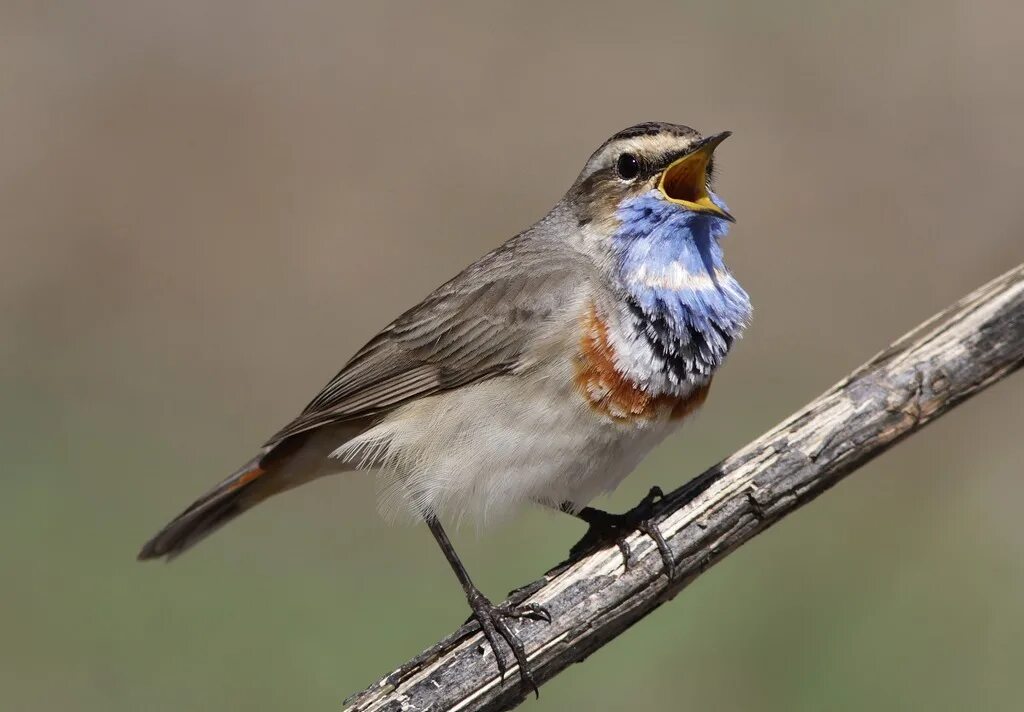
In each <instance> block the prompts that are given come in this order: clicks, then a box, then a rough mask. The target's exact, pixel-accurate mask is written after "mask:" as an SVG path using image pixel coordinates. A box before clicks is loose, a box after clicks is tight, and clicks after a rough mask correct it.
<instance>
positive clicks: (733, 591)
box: [0, 0, 1024, 710]
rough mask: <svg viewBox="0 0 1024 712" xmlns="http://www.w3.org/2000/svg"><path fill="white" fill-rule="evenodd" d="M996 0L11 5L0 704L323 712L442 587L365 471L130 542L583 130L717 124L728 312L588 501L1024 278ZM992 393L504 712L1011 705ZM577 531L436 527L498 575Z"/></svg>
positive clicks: (399, 656) (1006, 470)
mask: <svg viewBox="0 0 1024 712" xmlns="http://www.w3.org/2000/svg"><path fill="white" fill-rule="evenodd" d="M1022 22H1024V9H1022V8H1021V7H1020V5H1019V3H1010V2H1006V3H994V2H967V0H958V1H950V0H942V1H940V2H934V1H929V2H924V1H923V0H919V1H914V2H907V3H901V4H900V5H899V6H896V5H894V4H890V3H882V2H868V3H864V2H852V1H849V2H845V1H843V2H833V3H828V4H823V3H810V2H797V1H795V0H782V1H781V2H773V3H761V2H735V1H729V0H722V1H720V2H715V3H680V2H666V3H645V2H631V3H621V2H620V3H604V2H586V3H584V2H573V3H561V4H557V5H552V4H548V3H539V2H515V3H512V2H510V3H505V4H495V5H484V4H482V3H474V2H466V3H440V2H434V3H422V4H415V5H414V4H411V3H410V4H406V5H404V6H400V5H397V4H392V3H376V4H370V3H359V4H350V3H343V2H337V1H334V2H307V3H275V2H216V3H210V2H199V1H196V0H186V1H182V2H175V3H167V2H151V1H149V0H145V1H142V2H140V1H138V0H136V1H133V2H128V1H127V0H121V1H111V0H94V1H92V2H88V3H82V2H51V3H46V2H11V0H5V1H4V2H2V3H0V37H2V41H0V67H2V69H0V264H2V265H3V274H4V277H3V279H2V280H0V354H2V358H0V389H2V391H0V392H2V393H3V405H2V407H0V417H2V418H3V428H2V431H0V432H2V433H3V435H2V439H3V442H2V447H0V465H2V467H0V540H2V541H3V544H2V546H0V572H2V574H0V575H2V577H3V584H2V587H0V663H2V664H0V707H2V708H3V709H5V710H67V709H76V710H139V709H146V710H164V709H166V710H182V709H189V710H193V709H194V710H222V709H247V710H277V709H309V710H319V709H324V710H326V709H337V708H338V707H339V705H340V702H341V700H342V699H343V698H344V697H345V696H346V695H348V694H349V693H351V692H353V691H355V690H357V689H361V688H363V687H364V686H366V685H368V684H370V683H372V682H374V681H375V680H377V679H378V678H379V676H381V675H383V674H384V673H386V672H388V671H390V670H391V669H393V668H394V667H395V666H397V665H398V664H400V663H402V662H404V661H405V660H406V659H407V658H408V657H409V656H411V655H413V654H415V653H417V652H418V651H420V650H421V649H423V648H424V647H426V646H428V645H429V644H432V643H433V642H434V641H435V639H437V638H438V637H439V636H441V635H443V634H445V633H447V632H449V631H450V630H451V629H452V628H453V627H454V626H455V625H456V624H458V623H460V622H461V621H462V620H464V618H465V617H466V610H465V601H464V600H463V596H462V594H461V592H460V591H459V589H458V587H457V584H456V582H455V580H454V578H453V577H452V575H451V573H450V571H449V570H448V568H447V566H446V565H445V563H444V561H443V559H442V558H441V555H440V553H439V552H438V551H436V548H435V545H434V543H433V541H432V540H431V538H430V536H429V535H428V533H427V532H426V530H425V529H423V528H422V527H419V528H417V527H398V528H389V527H388V526H386V525H385V524H384V523H383V522H382V521H381V520H380V519H379V518H378V516H377V514H376V512H375V505H374V485H373V482H372V480H371V478H369V477H365V476H351V477H345V478H338V479H334V480H331V481H321V482H318V483H316V484H314V485H313V486H310V487H307V488H303V489H301V490H299V491H296V492H293V493H291V494H289V495H287V496H284V497H281V498H279V499H275V500H273V501H272V502H270V503H268V504H266V505H264V506H262V507H260V508H259V509H257V510H255V511H254V512H252V513H250V514H248V515H247V516H245V517H243V518H242V519H240V520H238V521H237V522H236V523H234V524H233V525H232V526H231V527H229V528H227V529H225V530H224V531H223V532H221V533H219V534H218V535H216V536H214V537H213V538H211V539H210V540H209V541H208V542H206V543H204V545H203V546H201V547H199V548H198V549H196V550H195V551H194V552H190V553H189V555H188V556H185V557H184V558H182V559H181V560H179V561H176V562H175V563H174V564H173V565H169V566H165V565H161V564H148V565H143V564H139V563H136V562H135V554H136V552H137V550H138V548H139V546H140V545H141V544H142V542H143V541H144V540H145V539H146V538H147V537H148V536H149V535H151V534H152V533H153V532H154V531H155V530H156V529H157V528H158V527H159V526H160V525H162V524H163V523H164V522H165V521H166V520H167V519H169V518H170V517H171V516H172V515H174V514H176V513H177V512H178V511H179V510H180V509H181V508H182V507H183V506H185V505H186V504H188V503H189V502H190V501H191V500H192V499H193V498H194V497H195V496H196V495H198V494H199V493H201V492H202V491H203V490H205V489H206V488H207V487H208V486H209V485H211V484H212V483H213V482H215V481H217V480H219V479H220V478H221V477H223V476H224V475H225V474H226V473H228V472H229V471H231V470H232V469H233V468H234V467H235V466H237V465H238V464H240V463H241V462H242V461H243V460H245V459H247V458H248V457H249V456H250V454H251V453H252V452H253V450H254V448H255V447H256V446H258V445H259V444H260V443H261V442H262V441H263V440H264V439H265V438H266V437H267V436H269V435H270V434H271V433H272V432H273V431H275V430H276V429H277V428H278V427H279V426H280V425H282V424H283V423H285V422H286V421H287V420H289V419H290V418H291V416H293V415H294V414H295V413H296V412H297V411H298V410H299V409H300V408H301V407H302V406H303V405H305V403H306V402H307V400H309V398H310V397H311V396H312V395H313V394H314V393H315V392H316V391H317V390H318V389H319V388H320V387H321V386H322V385H323V384H324V383H325V382H326V381H327V379H328V378H329V377H330V376H332V375H333V374H334V372H335V371H336V370H337V369H338V368H339V367H340V365H341V364H342V363H343V362H344V361H345V359H346V358H347V357H348V356H349V355H350V354H351V353H352V352H353V351H354V350H355V349H356V348H358V347H359V346H360V345H361V344H362V343H363V342H364V341H365V340H366V339H368V338H369V337H370V336H371V335H372V334H373V333H374V332H375V331H376V330H377V329H378V328H380V327H381V326H383V325H384V324H385V323H387V322H388V321H389V320H390V319H391V318H393V317H394V316H395V315H396V314H398V313H399V312H401V311H403V310H404V309H405V308H406V307H407V306H409V305H411V304H413V303H415V302H416V301H417V300H419V299H420V298H421V297H423V296H424V295H425V294H426V293H427V292H428V291H429V290H430V289H432V288H433V287H434V286H436V285H437V284H439V283H440V282H442V281H444V280H446V279H447V278H448V277H450V276H451V275H452V274H454V273H455V272H456V271H458V270H459V269H461V268H462V267H463V266H464V265H465V264H467V263H468V262H470V261H471V260H473V259H475V258H476V257H478V256H479V255H481V254H483V253H484V252H485V251H487V250H489V249H490V248H492V247H493V246H495V245H497V244H499V243H500V242H502V241H504V240H505V239H506V238H508V237H510V236H511V235H513V234H514V233H515V232H517V231H519V230H520V229H522V228H524V227H526V226H528V225H529V224H530V223H532V222H533V221H534V220H536V219H537V218H539V217H540V216H541V215H543V214H544V212H545V211H546V210H547V209H548V208H549V207H550V206H551V205H552V204H553V203H554V202H555V201H556V200H557V199H558V197H559V196H560V195H561V194H562V192H563V191H564V190H565V189H566V188H567V187H568V186H569V184H570V183H571V182H572V180H573V179H574V178H575V176H576V174H577V172H578V171H579V169H580V168H581V167H582V165H583V162H584V161H585V160H586V158H587V157H588V156H589V155H590V152H591V151H592V150H593V149H594V148H595V147H596V146H597V145H598V144H600V143H601V142H602V141H603V140H604V139H605V138H606V137H607V136H608V135H610V134H611V133H613V132H614V131H616V130H618V129H621V128H623V127H625V126H628V125H630V124H632V123H635V122H638V121H644V120H652V119H656V120H666V121H673V122H680V123H686V124H690V125H692V126H694V127H696V128H698V129H700V130H702V131H720V130H724V129H730V130H732V131H734V132H735V135H734V136H733V138H732V139H730V140H729V141H728V142H727V143H726V144H725V145H724V146H723V147H722V149H721V150H720V151H719V153H718V161H717V163H718V165H719V166H720V178H719V183H718V185H719V189H720V193H721V194H722V195H723V196H724V197H725V198H726V199H727V200H728V201H729V204H730V206H731V207H732V208H733V210H734V212H735V213H736V215H737V216H738V217H739V223H738V224H737V225H736V227H735V228H734V230H733V231H732V234H731V235H730V237H729V239H728V241H727V243H726V254H727V257H728V262H729V264H730V266H731V267H732V269H733V271H734V272H735V273H737V275H738V276H739V277H740V279H741V281H742V282H743V284H744V285H745V286H746V288H747V289H748V291H749V292H750V293H751V295H752V297H753V299H754V303H755V307H756V317H755V322H754V324H753V327H752V328H751V329H750V331H749V332H748V335H747V337H746V338H745V339H744V340H743V341H742V342H741V343H740V344H739V345H738V347H737V348H736V349H735V350H734V352H733V355H732V356H731V358H730V361H729V363H728V365H727V367H726V368H725V372H724V373H723V374H722V375H721V376H720V377H719V379H718V380H717V381H716V386H715V393H714V395H713V397H712V398H711V399H710V400H709V402H708V404H707V406H706V407H705V408H704V410H703V412H702V413H701V414H700V416H699V417H697V418H695V419H693V420H692V421H690V422H689V423H688V424H687V426H686V427H685V428H684V432H683V433H680V434H679V435H678V436H676V437H673V438H671V439H670V440H669V441H668V442H667V443H666V444H665V445H664V446H663V447H662V448H661V449H659V450H658V451H656V452H655V453H654V454H653V455H652V456H651V457H650V458H648V459H647V460H646V461H645V463H644V464H643V466H642V467H641V469H640V470H639V471H638V472H637V473H636V474H635V475H634V476H633V477H632V478H631V479H630V480H629V481H627V483H626V484H625V485H624V486H623V487H622V488H621V489H620V491H619V492H617V493H616V494H615V496H614V497H611V498H609V499H608V500H606V501H602V502H600V503H599V504H601V505H603V506H606V507H608V508H610V509H624V508H626V507H628V506H629V505H630V504H632V503H633V502H634V501H635V500H636V499H638V498H639V497H640V496H641V495H642V494H643V493H644V492H646V491H647V489H648V488H649V487H650V486H651V485H653V484H660V485H662V486H665V487H675V486H677V485H679V484H681V483H682V482H683V481H685V480H686V479H688V478H689V477H691V476H694V475H696V474H697V473H699V472H700V471H702V470H703V469H704V468H705V467H707V466H709V465H711V464H713V463H714V462H716V461H717V460H719V459H720V458H722V457H724V456H726V455H728V454H729V453H730V452H731V451H732V450H734V449H736V448H738V447H739V446H741V445H743V444H745V443H746V442H747V441H749V440H750V439H752V438H753V437H755V436H757V435H758V434H760V433H761V432H762V431H764V430H765V429H767V428H768V427H770V426H771V425H773V424H775V423H776V422H777V421H778V420H780V419H781V418H783V417H785V416H787V415H788V414H789V413H790V412H792V411H793V410H794V409H796V408H797V407H799V406H800V405H802V404H803V403H805V402H806V401H807V400H809V399H810V398H812V397H814V396H816V395H817V394H818V393H819V392H821V391H822V390H823V389H825V388H827V387H828V386H830V385H831V384H832V383H834V382H835V381H837V380H838V379H839V378H840V377H841V376H843V375H844V374H845V373H846V372H847V371H849V370H850V369H852V368H854V367H856V366H857V365H859V364H860V363H862V362H864V361H865V360H866V359H868V358H869V357H870V356H872V355H873V354H874V353H876V352H877V351H878V350H880V349H881V348H883V347H884V346H885V345H886V344H887V343H889V342H890V341H892V340H893V339H895V338H897V337H898V336H899V335H900V334H902V333H903V332H904V331H906V330H907V329H909V328H910V327H912V326H914V325H916V324H917V323H918V322H920V321H921V320H923V319H924V318H926V317H928V316H930V315H931V314H932V313H934V312H936V311H937V310H939V309H941V308H943V307H945V306H946V305H947V304H949V303H950V302H952V301H954V300H956V299H957V298H959V297H960V296H961V295H962V294H964V293H966V292H967V291H969V290H971V289H972V288H974V287H976V286H978V285H980V284H981V283H982V282H984V281H987V280H989V279H990V278H992V277H994V276H996V275H997V274H999V273H1001V272H1003V271H1005V270H1006V269H1008V268H1010V267H1012V266H1014V265H1015V264H1017V263H1019V262H1020V261H1021V260H1022V259H1024V212H1022V210H1021V178H1020V175H1021V171H1022V169H1024V138H1022V136H1024V134H1022V132H1021V130H1020V125H1021V121H1022V117H1024V83H1022V82H1021V81H1020V77H1021V75H1022V73H1024V50H1022V48H1021V45H1020V37H1019V28H1020V26H1021V23H1022ZM1022 399H1024V378H1022V377H1021V376H1017V377H1012V378H1011V379H1010V380H1008V381H1007V382H1004V383H1001V384H999V385H998V386H997V387H995V388H993V389H992V390H991V391H989V392H986V393H984V394H982V395H981V396H979V397H978V398H976V399H974V400H972V401H971V402H969V403H967V404H965V405H964V406H963V407H961V408H959V409H957V410H956V411H955V412H953V413H952V414H950V415H949V416H948V417H946V418H944V419H942V420H941V421H940V422H939V423H937V424H936V425H934V426H932V427H930V428H928V429H927V430H926V431H924V432H923V433H921V434H919V435H918V436H917V437H914V438H912V439H911V440H909V441H908V442H906V443H904V444H902V445H900V446H899V447H898V448H896V449H895V450H893V451H892V452H890V453H888V454H886V455H885V456H883V457H882V458H881V459H879V460H877V461H875V462H874V463H872V464H871V465H870V466H868V467H866V468H865V469H864V470H863V471H861V472H859V473H857V474H856V475H855V476H853V477H852V478H851V479H850V480H848V481H847V482H845V483H844V484H842V485H841V486H839V487H838V488H836V489H835V490H833V491H831V492H829V493H828V494H827V495H826V496H824V497H823V498H822V499H820V500H818V501H817V502H816V503H815V504H814V505H812V506H810V507H808V508H807V509H806V510H803V511H801V512H800V513H798V514H796V515H795V516H793V517H791V518H788V519H786V520H785V521H784V522H782V523H781V524H780V525H779V526H778V527H776V528H775V529H773V530H772V531H770V532H769V533H768V534H766V535H765V536H763V537H760V538H758V539H757V540H756V541H754V542H752V543H751V544H750V545H748V546H746V547H744V548H743V549H741V550H740V551H739V552H738V553H736V554H734V555H733V556H732V557H730V558H729V559H728V560H727V561H726V562H724V563H723V564H722V565H721V566H717V567H715V568H714V569H713V570H712V571H711V572H710V573H709V574H708V575H707V576H705V577H704V578H702V579H701V580H700V581H698V582H697V583H696V584H695V585H694V586H692V587H691V588H690V589H688V590H687V591H686V592H685V593H684V594H683V595H681V596H679V597H678V598H677V599H676V600H675V601H674V602H673V603H672V604H671V605H668V606H666V607H664V608H662V609H661V610H659V611H658V612H657V614H656V615H654V616H652V617H650V618H649V619H647V620H646V621H644V622H642V623H640V624H639V625H637V626H636V627H635V628H634V629H632V630H630V631H629V632H628V633H627V634H625V635H624V636H623V637H621V638H620V639H619V640H617V641H615V642H614V643H612V644H611V645H609V646H608V647H606V648H605V649H603V650H601V651H600V652H599V653H597V654H595V655H594V656H593V657H592V658H591V659H590V660H588V661H587V662H586V664H584V665H578V666H574V667H573V668H572V669H570V670H568V671H566V672H565V673H564V674H563V675H561V676H560V677H558V678H557V679H556V680H554V681H553V682H552V683H551V684H549V685H547V686H546V687H545V688H544V690H543V691H542V694H541V698H540V701H539V702H533V701H530V702H528V703H527V706H528V707H529V708H531V709H537V710H560V709H622V708H627V707H628V708H631V709H637V708H641V709H651V710H654V709H714V710H753V709H757V710H821V709H830V710H862V709H878V710H902V709H925V708H930V709H948V710H959V709H966V708H969V707H971V708H980V709H986V710H1017V709H1020V708H1021V705H1022V700H1024V691H1022V688H1021V685H1020V669H1021V665H1022V663H1024V606H1022V605H1021V601H1022V600H1024V565H1022V562H1024V535H1022V534H1021V530H1020V527H1019V524H1018V522H1019V519H1020V498H1021V496H1022V494H1024V482H1022V480H1021V461H1022V459H1024V439H1022V438H1021V408H1022V405H1021V403H1022ZM581 533H582V528H581V527H579V526H578V525H576V524H575V523H574V522H572V521H570V520H568V519H567V518H566V519H565V520H563V519H562V518H560V517H557V516H550V515H548V514H545V513H541V512H529V513H527V514H525V515H524V516H522V517H521V518H518V519H514V520H513V521H512V522H510V523H509V524H507V525H505V526H504V527H502V528H500V529H498V530H496V531H492V532H488V533H486V534H483V535H480V536H478V535H477V534H476V533H475V531H473V528H472V527H465V528H463V530H462V531H460V532H459V533H458V535H457V537H456V539H457V541H456V545H457V547H458V548H459V551H460V552H462V555H463V557H464V559H465V560H466V563H467V566H468V567H469V568H470V571H471V572H473V574H474V576H475V577H476V579H477V580H478V582H479V583H480V584H481V586H482V587H483V588H484V590H486V591H488V592H490V593H492V594H494V595H495V596H500V595H501V594H503V593H504V592H506V591H508V590H509V589H510V588H512V587H514V586H515V585H518V584H521V583H523V582H526V581H528V580H532V579H533V578H535V577H536V576H537V575H539V574H540V573H542V572H543V571H544V569H545V568H546V567H547V566H548V565H550V564H552V563H554V562H555V561H557V560H558V559H559V557H560V556H561V555H562V554H563V553H564V552H565V551H566V549H567V548H568V546H569V545H570V544H571V543H572V542H574V541H575V540H576V538H577V537H578V536H579V535H580V534H581Z"/></svg>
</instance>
